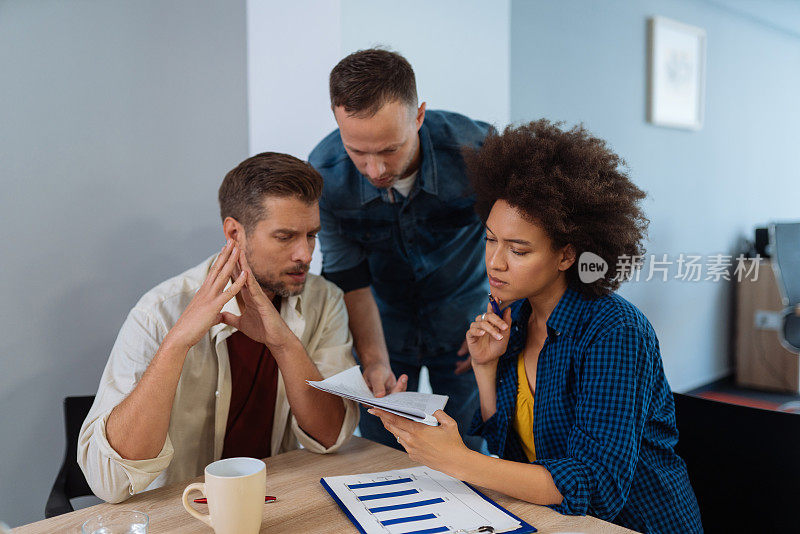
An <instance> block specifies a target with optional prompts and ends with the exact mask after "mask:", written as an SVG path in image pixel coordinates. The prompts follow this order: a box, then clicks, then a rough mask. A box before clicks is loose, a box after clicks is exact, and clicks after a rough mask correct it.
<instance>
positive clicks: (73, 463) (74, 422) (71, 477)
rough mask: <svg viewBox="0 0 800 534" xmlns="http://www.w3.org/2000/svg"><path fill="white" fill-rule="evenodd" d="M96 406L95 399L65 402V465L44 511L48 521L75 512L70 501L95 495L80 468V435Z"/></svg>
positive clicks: (78, 398)
mask: <svg viewBox="0 0 800 534" xmlns="http://www.w3.org/2000/svg"><path fill="white" fill-rule="evenodd" d="M93 402H94V395H90V396H87V397H66V398H65V399H64V426H65V428H66V431H67V446H66V452H65V453H64V462H63V463H62V464H61V470H60V471H59V472H58V476H57V477H56V481H55V483H54V484H53V489H52V490H50V497H48V499H47V505H46V506H45V508H44V516H45V517H47V518H50V517H55V516H57V515H61V514H66V513H67V512H72V511H73V508H72V503H70V499H72V498H74V497H83V496H85V495H94V494H93V493H92V490H91V489H90V488H89V484H87V483H86V478H85V477H84V476H83V471H81V468H80V467H79V466H78V459H77V455H78V434H79V433H80V431H81V425H82V424H83V420H84V419H86V414H88V413H89V409H90V408H91V407H92V403H93Z"/></svg>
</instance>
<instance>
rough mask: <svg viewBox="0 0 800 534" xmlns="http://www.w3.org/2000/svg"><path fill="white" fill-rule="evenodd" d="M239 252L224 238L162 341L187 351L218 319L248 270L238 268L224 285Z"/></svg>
mask: <svg viewBox="0 0 800 534" xmlns="http://www.w3.org/2000/svg"><path fill="white" fill-rule="evenodd" d="M240 256H243V254H241V251H240V250H239V248H238V247H237V246H236V245H235V243H234V242H233V241H232V240H228V242H227V243H226V244H225V246H224V247H222V252H220V254H219V256H217V260H216V261H215V262H214V265H213V266H212V267H211V270H210V271H209V272H208V276H207V277H206V279H205V281H204V282H203V285H202V286H200V289H199V290H198V291H197V294H196V295H195V296H194V298H193V299H192V301H191V302H190V303H189V305H188V306H187V307H186V309H185V310H184V311H183V313H182V314H181V316H180V318H179V319H178V321H177V322H176V323H175V326H173V327H172V329H171V330H170V331H169V333H168V334H167V335H166V337H165V339H164V342H165V343H169V344H171V345H173V346H176V347H182V348H184V349H186V350H187V351H188V350H189V349H190V348H191V347H193V346H194V345H196V344H197V342H198V341H200V339H201V338H202V337H203V336H204V335H206V333H208V329H209V328H211V327H212V326H214V325H215V324H219V323H221V322H222V320H223V316H222V314H221V313H220V312H221V311H222V307H223V306H224V305H225V303H226V302H228V301H229V300H231V299H232V298H233V297H234V296H236V294H237V293H239V291H241V289H242V287H243V286H244V284H245V282H246V281H247V277H248V273H247V272H245V271H240V272H239V274H238V275H237V276H236V278H235V279H234V280H233V283H232V284H231V286H230V287H228V289H225V286H226V285H227V284H228V280H229V279H230V278H231V274H232V273H233V272H234V269H235V268H236V265H237V262H238V259H239V257H240Z"/></svg>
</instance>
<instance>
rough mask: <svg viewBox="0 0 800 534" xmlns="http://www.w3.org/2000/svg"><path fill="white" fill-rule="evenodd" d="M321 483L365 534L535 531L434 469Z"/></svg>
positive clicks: (345, 477) (414, 468)
mask: <svg viewBox="0 0 800 534" xmlns="http://www.w3.org/2000/svg"><path fill="white" fill-rule="evenodd" d="M321 482H322V484H323V485H324V486H325V487H326V489H327V490H328V492H329V493H331V495H333V496H334V498H335V499H337V501H338V504H339V506H341V507H342V509H343V510H345V512H347V513H348V514H349V515H350V519H351V521H353V522H354V524H356V527H357V528H358V529H359V531H360V532H364V533H366V534H373V533H375V534H377V533H381V534H409V533H421V532H424V533H434V532H442V533H444V532H451V533H454V532H470V533H472V532H511V531H519V532H535V531H536V529H534V528H532V527H531V526H530V525H528V524H527V523H522V522H520V521H519V520H518V519H516V518H514V517H512V516H511V515H510V514H509V513H508V512H507V511H506V510H504V509H502V508H500V507H499V506H497V505H496V504H494V503H493V502H491V501H489V500H487V499H486V498H485V497H483V496H482V495H480V494H478V493H477V492H476V491H475V490H473V489H472V488H470V487H469V486H467V485H466V484H464V483H463V482H461V481H460V480H457V479H455V478H453V477H451V476H449V475H446V474H444V473H441V472H439V471H435V470H433V469H430V468H429V467H412V468H410V469H399V470H396V471H384V472H381V473H367V474H361V475H346V476H338V477H325V478H323V479H322V480H321ZM481 527H491V528H492V530H488V529H481ZM522 527H526V528H522Z"/></svg>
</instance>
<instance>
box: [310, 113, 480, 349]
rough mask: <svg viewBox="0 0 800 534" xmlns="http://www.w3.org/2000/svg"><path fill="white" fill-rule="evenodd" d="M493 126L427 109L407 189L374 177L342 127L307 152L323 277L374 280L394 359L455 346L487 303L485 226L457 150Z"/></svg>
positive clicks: (362, 283) (343, 283) (359, 283)
mask: <svg viewBox="0 0 800 534" xmlns="http://www.w3.org/2000/svg"><path fill="white" fill-rule="evenodd" d="M489 128H490V126H489V125H488V124H486V123H482V122H476V121H473V120H471V119H469V118H467V117H465V116H463V115H459V114H457V113H450V112H446V111H428V112H427V113H426V114H425V121H424V123H423V125H422V127H421V128H420V130H419V137H420V150H421V152H422V154H421V156H422V158H421V162H420V168H419V172H418V174H417V179H416V181H415V183H414V186H413V188H412V189H411V191H410V192H409V195H408V197H403V196H402V195H400V194H399V193H397V192H396V191H393V192H392V193H393V194H390V193H389V191H387V190H386V189H378V188H376V187H374V186H373V185H372V184H370V183H369V182H368V181H367V179H366V178H365V177H364V176H363V175H362V174H361V173H360V172H359V171H358V169H357V168H356V167H355V165H353V163H352V161H351V160H350V158H349V157H348V155H347V153H346V152H345V149H344V145H343V144H342V140H341V136H340V135H339V131H338V130H336V131H334V132H333V133H331V134H330V135H328V136H327V137H326V138H325V139H323V140H322V141H321V142H320V143H319V145H317V147H316V148H315V149H314V150H313V151H312V152H311V155H310V156H309V161H310V162H311V164H312V165H313V166H314V167H315V168H316V169H317V170H318V171H319V172H320V174H322V176H323V178H324V183H325V185H324V188H323V192H322V198H321V199H320V217H321V221H322V231H321V232H320V246H321V248H322V257H323V260H322V261H323V263H322V265H323V275H324V276H326V277H327V278H328V279H330V280H332V281H333V282H335V283H337V285H339V286H340V287H341V288H342V289H343V290H344V291H345V292H347V291H350V290H353V289H358V288H360V287H366V286H369V285H371V286H372V290H373V294H374V296H375V300H376V302H377V305H378V309H379V311H380V315H381V320H382V323H383V329H384V333H385V336H386V343H387V346H388V349H389V352H390V354H391V355H392V357H393V358H399V359H403V360H409V361H413V360H416V358H418V357H419V356H420V354H425V355H429V356H436V355H439V354H442V353H445V352H452V353H454V352H455V351H456V350H457V349H458V348H459V347H460V346H461V343H462V342H463V340H464V335H465V332H466V331H467V328H468V327H469V323H470V322H471V320H472V319H473V318H474V317H475V315H476V314H478V313H480V312H481V311H482V310H484V309H485V306H486V295H487V291H488V286H487V280H486V268H485V266H484V259H483V255H484V246H483V239H482V238H483V231H484V230H483V224H482V223H481V221H480V219H479V218H478V216H477V215H476V213H475V211H474V209H473V206H474V203H475V196H474V193H473V191H472V189H471V187H470V185H469V181H468V179H467V177H466V173H465V168H464V160H463V157H462V155H461V149H462V148H463V147H464V146H469V147H479V146H480V145H481V144H482V142H483V139H484V138H485V137H486V134H487V133H488V131H489ZM453 356H454V355H453Z"/></svg>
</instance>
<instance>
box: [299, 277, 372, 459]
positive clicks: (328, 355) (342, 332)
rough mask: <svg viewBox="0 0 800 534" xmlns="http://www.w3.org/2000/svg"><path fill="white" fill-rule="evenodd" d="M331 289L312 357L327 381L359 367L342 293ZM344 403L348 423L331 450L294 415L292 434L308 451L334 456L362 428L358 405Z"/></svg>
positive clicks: (345, 417)
mask: <svg viewBox="0 0 800 534" xmlns="http://www.w3.org/2000/svg"><path fill="white" fill-rule="evenodd" d="M329 287H330V289H329V291H330V294H329V296H328V299H327V301H326V304H325V310H324V311H323V314H322V317H321V319H320V327H321V329H322V333H321V334H320V339H319V342H318V343H316V345H315V348H314V349H313V350H312V351H311V354H309V356H310V357H311V360H312V361H313V362H314V364H315V365H316V366H317V369H318V370H319V372H320V374H321V375H322V377H323V378H328V377H329V376H333V375H335V374H337V373H340V372H342V371H345V370H347V369H350V368H351V367H353V366H354V365H355V364H356V362H355V360H354V359H353V353H352V348H353V338H352V336H351V334H350V329H349V327H348V318H347V308H346V307H345V305H344V298H342V291H341V290H340V289H339V288H337V287H334V286H332V285H330V284H329ZM342 401H343V402H344V409H345V414H344V420H343V421H342V427H341V429H340V430H339V435H338V437H337V438H336V442H335V443H334V444H333V445H331V446H330V447H325V446H324V445H322V444H321V443H319V442H318V441H317V440H315V439H314V438H312V437H311V436H309V435H308V434H306V433H305V432H304V431H303V429H301V428H300V425H298V424H297V419H296V418H295V417H294V415H292V416H291V428H292V432H293V433H294V435H295V437H296V438H297V441H298V442H299V443H300V444H301V445H302V446H303V447H304V448H306V449H308V450H309V451H311V452H316V453H321V454H324V453H329V452H334V451H335V450H337V449H338V448H339V447H341V446H342V445H343V444H344V443H345V442H347V440H348V439H350V436H352V435H353V432H354V431H355V429H356V426H358V418H359V410H358V405H357V404H356V403H355V402H353V401H351V400H346V399H342Z"/></svg>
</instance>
